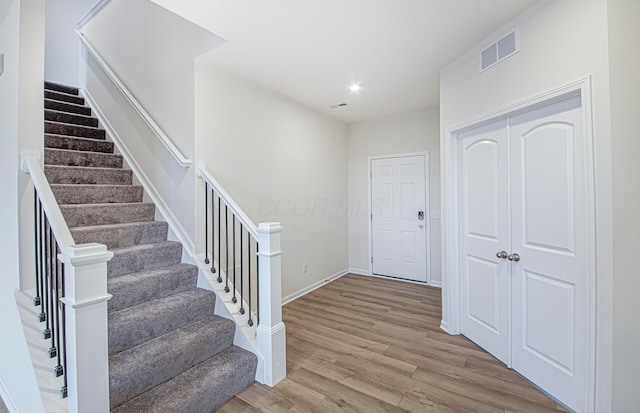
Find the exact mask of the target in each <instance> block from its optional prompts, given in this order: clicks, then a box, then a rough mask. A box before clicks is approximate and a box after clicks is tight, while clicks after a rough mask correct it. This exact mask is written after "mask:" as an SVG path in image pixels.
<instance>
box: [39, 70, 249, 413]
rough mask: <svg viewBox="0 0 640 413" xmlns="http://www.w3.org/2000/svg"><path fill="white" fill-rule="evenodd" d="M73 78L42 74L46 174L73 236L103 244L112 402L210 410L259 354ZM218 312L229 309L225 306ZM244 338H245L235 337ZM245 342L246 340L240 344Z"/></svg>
mask: <svg viewBox="0 0 640 413" xmlns="http://www.w3.org/2000/svg"><path fill="white" fill-rule="evenodd" d="M92 113H93V110H92V109H91V108H90V107H88V106H86V105H85V98H84V97H82V96H80V93H79V90H78V89H77V88H73V87H68V86H64V85H59V84H54V83H50V82H46V83H45V174H46V176H47V179H48V180H49V182H50V184H51V188H52V190H53V193H54V195H55V197H56V199H57V201H58V203H59V205H60V209H61V211H62V213H63V216H64V217H65V220H66V221H67V225H68V226H69V228H70V230H71V234H72V236H73V238H74V241H75V242H76V243H78V244H82V243H88V242H97V243H102V244H105V245H107V248H108V249H109V250H111V251H113V253H114V256H113V258H112V259H111V261H109V263H108V264H107V277H108V279H107V283H108V291H109V293H110V294H112V295H113V298H112V299H111V300H110V301H109V304H108V309H109V358H110V373H109V375H110V377H109V382H110V393H111V395H110V398H111V409H112V411H113V412H120V413H123V412H140V411H144V412H184V411H188V412H207V413H208V412H211V411H212V410H213V409H214V408H215V407H217V406H218V405H220V404H221V403H223V402H224V401H226V400H227V399H228V398H229V397H231V396H233V395H234V394H236V393H237V392H239V391H240V390H242V389H244V388H245V387H247V386H248V385H250V384H251V383H253V382H254V379H255V377H256V369H257V366H258V358H257V357H256V355H255V354H253V353H252V352H250V351H247V350H245V349H243V348H240V347H237V346H236V345H234V336H235V330H236V328H237V326H236V323H235V322H233V321H231V320H229V319H228V318H230V317H226V318H225V317H221V316H219V315H215V311H216V308H219V306H217V304H216V302H217V299H216V294H215V293H214V292H213V291H210V290H209V289H204V288H199V287H198V273H199V272H198V268H197V267H196V266H195V265H192V264H189V263H184V262H183V247H182V244H181V243H179V242H176V241H170V240H168V235H169V230H170V228H169V225H168V224H167V222H163V221H156V220H155V219H154V218H155V216H156V211H157V209H156V206H155V205H154V204H153V203H150V202H143V193H144V190H143V187H142V186H140V185H134V179H133V172H132V170H129V169H124V159H123V156H122V155H118V154H114V150H115V147H114V144H113V142H110V141H108V140H107V131H106V130H105V129H102V128H100V127H99V124H100V122H99V121H98V118H97V117H94V116H92ZM225 316H228V315H226V314H225ZM243 347H245V346H243ZM247 348H251V347H247Z"/></svg>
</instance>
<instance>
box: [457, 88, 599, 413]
mask: <svg viewBox="0 0 640 413" xmlns="http://www.w3.org/2000/svg"><path fill="white" fill-rule="evenodd" d="M583 116H584V115H583V111H582V108H581V99H580V97H579V96H578V97H575V98H571V99H567V100H564V101H561V102H557V103H554V104H550V105H547V106H545V107H542V108H538V109H535V110H531V111H529V112H526V113H523V114H519V115H517V116H513V117H511V118H509V119H505V120H502V121H499V122H496V123H493V124H491V125H486V126H484V127H481V128H477V129H474V130H472V131H469V132H466V133H464V134H462V135H460V140H459V144H460V145H462V147H461V151H460V153H461V157H462V158H461V162H460V165H461V171H460V172H461V173H460V179H461V182H460V183H461V186H460V188H461V207H462V209H461V211H462V215H463V216H462V217H461V227H460V228H461V241H462V246H463V255H462V260H463V262H462V263H461V268H462V285H461V298H462V299H461V305H462V332H463V334H464V335H466V336H467V337H469V338H470V339H471V340H473V341H475V342H476V343H477V344H479V345H480V346H481V347H483V348H484V349H486V350H487V351H488V352H490V353H491V354H493V355H494V356H495V357H497V358H498V359H500V360H501V361H503V362H504V363H506V364H507V365H509V366H510V367H512V368H513V369H514V370H516V371H518V372H520V373H521V374H522V375H524V376H525V377H527V378H528V379H529V380H531V381H532V382H534V383H535V384H536V385H538V386H539V387H541V388H542V389H544V390H545V391H547V392H548V393H550V394H551V395H553V396H554V397H556V398H557V399H558V400H560V401H561V402H563V403H564V404H566V405H568V406H569V407H571V408H573V409H576V410H578V411H580V410H582V408H583V406H584V403H585V400H586V397H587V394H586V392H587V386H586V383H587V381H586V380H587V369H588V364H589V363H588V362H589V358H588V352H589V327H588V326H589V313H590V311H589V300H588V297H589V257H588V250H589V244H588V242H589V241H588V240H589V234H588V228H589V226H588V222H589V221H588V219H589V216H590V213H589V211H588V210H587V205H588V203H587V200H588V199H589V198H588V193H587V192H588V182H589V179H588V176H589V174H588V167H587V162H586V161H587V153H588V152H587V151H586V150H585V148H586V145H587V141H586V139H585V134H584V130H583V129H584V126H583ZM518 257H519V260H518Z"/></svg>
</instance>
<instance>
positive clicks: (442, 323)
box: [440, 320, 451, 334]
mask: <svg viewBox="0 0 640 413" xmlns="http://www.w3.org/2000/svg"><path fill="white" fill-rule="evenodd" d="M440 329H441V330H444V332H445V333H447V334H451V333H450V332H449V325H448V324H447V322H446V321H444V320H440Z"/></svg>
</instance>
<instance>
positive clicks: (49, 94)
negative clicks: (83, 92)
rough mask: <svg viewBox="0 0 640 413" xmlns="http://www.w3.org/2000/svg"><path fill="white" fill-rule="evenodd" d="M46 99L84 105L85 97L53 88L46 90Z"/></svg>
mask: <svg viewBox="0 0 640 413" xmlns="http://www.w3.org/2000/svg"><path fill="white" fill-rule="evenodd" d="M44 97H45V99H51V100H58V101H61V102H69V103H74V104H76V105H84V98H82V97H80V96H76V95H73V94H69V93H64V92H58V91H53V90H46V89H45V91H44Z"/></svg>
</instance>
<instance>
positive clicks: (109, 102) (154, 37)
mask: <svg viewBox="0 0 640 413" xmlns="http://www.w3.org/2000/svg"><path fill="white" fill-rule="evenodd" d="M83 32H84V34H85V36H86V38H87V39H88V40H89V41H90V42H91V44H92V45H93V46H94V48H95V49H96V50H97V51H98V52H99V53H100V54H101V56H102V58H103V59H104V60H105V61H106V62H107V64H108V65H109V66H110V67H111V69H112V70H113V71H114V72H115V73H116V74H117V75H118V77H119V78H120V80H121V81H122V82H123V83H124V84H125V85H126V86H127V88H128V89H129V90H130V91H131V93H132V94H133V95H134V97H135V98H136V99H137V100H138V101H139V102H140V103H141V104H142V106H143V107H144V108H145V110H146V111H147V112H148V113H149V114H150V115H151V117H152V118H153V120H154V121H155V122H156V123H157V124H158V125H159V126H160V127H161V128H162V129H163V131H164V132H165V133H166V134H167V135H168V136H169V138H170V139H171V140H172V142H173V143H174V144H175V145H176V146H177V147H178V148H179V149H180V150H181V151H182V153H183V154H184V155H185V156H186V157H188V158H192V157H193V154H194V132H193V131H194V63H193V59H194V57H195V56H197V55H199V54H201V53H203V52H204V51H207V50H211V49H212V48H215V47H217V46H220V45H221V44H223V43H224V41H223V40H221V39H220V38H218V37H216V36H215V35H213V34H211V33H209V32H207V31H205V30H203V29H201V28H200V27H198V26H196V25H194V24H192V23H190V22H188V21H186V20H184V19H182V18H181V17H179V16H177V15H175V14H173V13H171V12H169V11H167V10H165V9H163V8H162V7H160V6H158V5H156V4H154V3H152V2H150V1H147V0H114V1H113V2H111V3H110V4H109V5H108V6H107V7H106V8H104V9H103V10H102V11H101V13H100V14H98V15H97V17H95V18H94V19H93V20H92V21H91V22H89V23H88V24H87V25H86V26H85V27H84V29H83ZM81 63H82V64H83V68H82V69H81V78H82V80H81V83H82V84H83V85H84V86H86V88H87V90H88V91H89V92H90V94H91V95H92V96H93V97H94V99H95V100H96V102H97V104H98V105H99V106H100V108H101V109H102V110H103V112H104V114H105V115H106V117H107V119H108V120H109V122H110V123H111V124H112V125H113V127H114V128H115V129H116V132H117V133H118V134H119V135H120V136H121V137H122V139H123V140H124V141H125V145H126V146H127V148H128V149H129V151H130V152H131V153H132V155H133V157H134V159H135V160H136V161H137V162H138V164H139V165H140V166H141V168H142V170H143V172H144V173H145V175H146V176H147V177H148V178H149V180H150V181H151V183H152V184H153V185H154V186H155V188H156V189H157V190H158V192H159V194H160V196H161V197H162V198H163V199H164V200H165V202H166V203H167V204H168V207H169V208H170V209H171V211H172V213H173V214H174V215H175V217H176V218H177V220H178V222H179V223H180V224H181V225H182V227H183V228H184V230H185V232H186V235H187V237H189V238H190V241H191V242H193V240H194V225H195V221H194V208H195V205H194V181H195V179H194V174H193V170H192V168H191V169H185V168H182V167H181V166H179V165H178V164H177V162H176V161H175V160H174V159H173V157H172V156H171V155H170V154H169V152H168V151H167V149H166V148H165V147H164V146H163V145H162V143H161V142H160V141H159V140H158V139H157V138H156V137H155V135H154V134H153V133H152V132H151V130H150V129H149V128H148V127H147V125H146V124H145V123H144V122H143V121H142V119H141V118H140V117H139V115H138V114H137V112H135V110H134V109H133V107H132V106H131V105H130V104H129V103H128V102H127V101H126V100H125V99H124V97H123V96H122V94H121V93H120V92H119V91H118V90H117V89H116V87H115V86H114V84H113V83H112V82H111V81H110V80H109V78H108V77H107V76H106V74H105V73H104V71H103V70H102V69H101V68H100V67H99V66H98V64H97V63H96V61H95V60H94V59H93V58H92V57H91V56H89V55H87V53H86V51H85V52H83V58H82V59H81ZM185 247H187V248H188V247H189V246H185Z"/></svg>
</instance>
